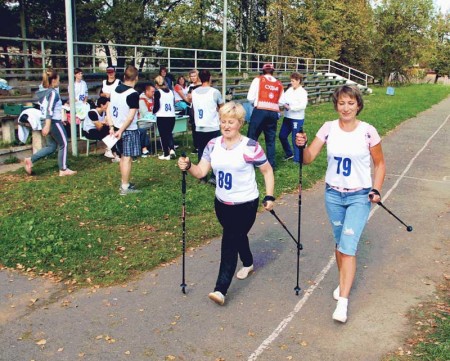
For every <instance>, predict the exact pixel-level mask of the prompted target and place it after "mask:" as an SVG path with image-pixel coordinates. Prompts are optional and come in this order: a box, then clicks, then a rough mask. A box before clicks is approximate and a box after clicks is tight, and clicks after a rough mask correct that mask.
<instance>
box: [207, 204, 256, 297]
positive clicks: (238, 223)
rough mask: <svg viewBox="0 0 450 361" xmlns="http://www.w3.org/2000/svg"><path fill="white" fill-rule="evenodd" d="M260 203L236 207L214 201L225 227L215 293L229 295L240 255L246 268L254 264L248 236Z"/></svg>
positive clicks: (218, 217) (219, 218) (221, 222)
mask: <svg viewBox="0 0 450 361" xmlns="http://www.w3.org/2000/svg"><path fill="white" fill-rule="evenodd" d="M258 201H259V199H258V198H257V199H255V200H253V201H250V202H246V203H242V204H236V205H228V204H224V203H222V202H220V201H219V200H218V199H217V198H216V199H215V201H214V205H215V210H216V215H217V219H218V220H219V222H220V224H221V225H222V227H223V236H222V246H221V255H220V269H219V275H218V277H217V282H216V287H215V288H214V291H220V292H222V294H224V295H226V294H227V291H228V287H230V284H231V280H232V279H233V276H234V272H235V271H236V266H237V261H238V255H239V258H240V259H241V261H242V263H243V265H244V267H249V266H251V265H252V264H253V255H252V252H251V251H250V244H249V241H248V236H247V234H248V232H249V231H250V229H251V228H252V226H253V223H255V219H256V212H257V210H258Z"/></svg>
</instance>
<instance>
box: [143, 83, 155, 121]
mask: <svg viewBox="0 0 450 361" xmlns="http://www.w3.org/2000/svg"><path fill="white" fill-rule="evenodd" d="M155 90H156V89H155V86H154V85H153V84H151V83H149V84H147V85H146V86H145V90H144V91H143V92H142V93H141V95H139V118H145V117H146V115H147V113H150V114H153V104H154V99H153V97H154V96H155Z"/></svg>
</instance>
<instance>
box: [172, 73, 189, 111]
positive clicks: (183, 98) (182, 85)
mask: <svg viewBox="0 0 450 361" xmlns="http://www.w3.org/2000/svg"><path fill="white" fill-rule="evenodd" d="M188 90H189V88H188V86H187V84H186V79H185V78H184V76H182V75H181V76H179V77H178V79H177V83H176V84H175V87H174V91H173V93H174V95H175V107H176V108H178V109H181V110H182V112H183V115H185V114H187V110H188V109H189V106H190V104H189V102H188V99H187V93H188Z"/></svg>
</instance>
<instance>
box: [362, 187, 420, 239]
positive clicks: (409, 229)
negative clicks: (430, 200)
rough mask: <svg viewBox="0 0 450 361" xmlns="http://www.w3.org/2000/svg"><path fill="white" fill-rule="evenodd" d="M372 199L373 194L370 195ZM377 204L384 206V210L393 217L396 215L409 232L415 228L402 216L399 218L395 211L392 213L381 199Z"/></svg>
mask: <svg viewBox="0 0 450 361" xmlns="http://www.w3.org/2000/svg"><path fill="white" fill-rule="evenodd" d="M369 197H370V199H372V198H373V195H372V194H371V195H370V196H369ZM377 204H378V205H379V206H380V207H382V208H384V210H385V211H386V212H388V213H389V214H390V215H391V216H392V217H394V218H395V219H396V220H397V221H399V222H400V223H401V224H403V225H404V226H405V227H406V230H407V231H408V232H412V230H413V228H412V226H408V225H407V224H406V223H405V222H403V221H402V220H401V219H400V218H398V217H397V216H396V215H395V214H394V213H392V212H391V211H390V210H389V209H388V208H387V207H386V206H385V205H384V204H383V203H381V201H379V202H377Z"/></svg>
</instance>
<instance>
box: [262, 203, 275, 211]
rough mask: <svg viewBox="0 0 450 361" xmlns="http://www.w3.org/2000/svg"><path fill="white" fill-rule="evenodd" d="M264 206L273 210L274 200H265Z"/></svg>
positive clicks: (267, 209)
mask: <svg viewBox="0 0 450 361" xmlns="http://www.w3.org/2000/svg"><path fill="white" fill-rule="evenodd" d="M263 206H264V209H265V210H266V211H271V210H272V209H273V201H265V202H264V203H263Z"/></svg>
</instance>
